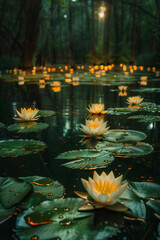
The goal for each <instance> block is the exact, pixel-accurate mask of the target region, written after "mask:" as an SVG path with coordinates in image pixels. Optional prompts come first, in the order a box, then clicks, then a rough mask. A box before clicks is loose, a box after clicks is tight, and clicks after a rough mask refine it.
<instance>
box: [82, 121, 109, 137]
mask: <svg viewBox="0 0 160 240" xmlns="http://www.w3.org/2000/svg"><path fill="white" fill-rule="evenodd" d="M106 126H107V122H104V121H103V120H100V121H99V120H98V118H96V119H95V120H86V125H83V124H81V128H80V129H81V130H82V131H83V132H84V133H85V135H83V137H95V138H99V136H101V135H102V134H104V133H105V132H106V131H107V130H108V129H109V127H107V128H106Z"/></svg>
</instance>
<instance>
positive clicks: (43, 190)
mask: <svg viewBox="0 0 160 240" xmlns="http://www.w3.org/2000/svg"><path fill="white" fill-rule="evenodd" d="M21 179H23V180H24V181H26V182H29V183H30V184H32V187H33V192H32V193H31V194H30V195H29V196H28V197H27V198H26V199H25V201H24V202H23V203H22V204H21V205H20V206H19V207H20V208H22V209H27V208H29V207H31V206H36V205H38V204H39V203H41V202H43V201H46V200H50V201H52V200H53V199H55V198H61V197H62V196H63V193H64V187H63V185H61V184H60V183H59V182H58V181H53V180H52V179H50V178H45V177H39V176H32V177H24V178H22V177H21Z"/></svg>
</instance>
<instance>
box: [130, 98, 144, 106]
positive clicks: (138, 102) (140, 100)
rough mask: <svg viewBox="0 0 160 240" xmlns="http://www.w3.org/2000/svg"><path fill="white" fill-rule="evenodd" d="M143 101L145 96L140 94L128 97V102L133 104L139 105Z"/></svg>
mask: <svg viewBox="0 0 160 240" xmlns="http://www.w3.org/2000/svg"><path fill="white" fill-rule="evenodd" d="M142 101H143V98H141V97H140V96H135V97H128V98H127V103H128V104H131V105H138V104H140V103H141V102H142Z"/></svg>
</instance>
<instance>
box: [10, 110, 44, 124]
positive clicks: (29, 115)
mask: <svg viewBox="0 0 160 240" xmlns="http://www.w3.org/2000/svg"><path fill="white" fill-rule="evenodd" d="M16 112H17V115H18V116H19V118H14V119H15V120H18V121H21V122H26V121H36V120H38V118H39V116H36V115H37V113H38V112H39V110H38V109H34V110H33V109H31V108H28V109H26V108H21V112H19V111H18V110H17V109H16Z"/></svg>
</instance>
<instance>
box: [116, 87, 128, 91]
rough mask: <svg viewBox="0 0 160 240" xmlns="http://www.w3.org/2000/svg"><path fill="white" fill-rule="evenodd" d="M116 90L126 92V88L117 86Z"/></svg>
mask: <svg viewBox="0 0 160 240" xmlns="http://www.w3.org/2000/svg"><path fill="white" fill-rule="evenodd" d="M118 89H119V90H120V91H126V90H127V86H118Z"/></svg>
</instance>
